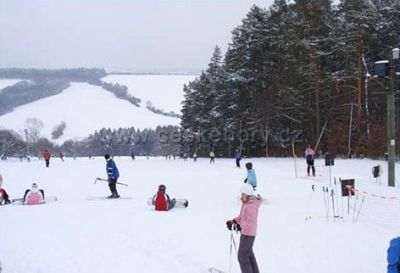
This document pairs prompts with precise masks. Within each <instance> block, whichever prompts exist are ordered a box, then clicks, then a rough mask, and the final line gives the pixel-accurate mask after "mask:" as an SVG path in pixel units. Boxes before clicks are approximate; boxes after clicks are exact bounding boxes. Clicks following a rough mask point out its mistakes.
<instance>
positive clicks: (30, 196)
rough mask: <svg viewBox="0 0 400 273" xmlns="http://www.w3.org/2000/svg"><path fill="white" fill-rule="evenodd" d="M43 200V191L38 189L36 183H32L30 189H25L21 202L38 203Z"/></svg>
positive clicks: (27, 203) (26, 203) (41, 202)
mask: <svg viewBox="0 0 400 273" xmlns="http://www.w3.org/2000/svg"><path fill="white" fill-rule="evenodd" d="M44 202H45V199H44V191H43V190H42V189H39V187H38V185H37V184H36V183H33V184H32V187H31V189H27V190H26V191H25V194H24V197H23V198H22V203H23V204H24V205H39V204H43V203H44Z"/></svg>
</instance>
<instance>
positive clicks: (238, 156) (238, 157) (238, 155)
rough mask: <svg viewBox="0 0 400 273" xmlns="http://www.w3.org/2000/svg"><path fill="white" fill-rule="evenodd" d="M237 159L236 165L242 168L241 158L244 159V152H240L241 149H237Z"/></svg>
mask: <svg viewBox="0 0 400 273" xmlns="http://www.w3.org/2000/svg"><path fill="white" fill-rule="evenodd" d="M235 159H236V167H238V168H240V160H242V154H241V153H240V152H239V150H236V154H235Z"/></svg>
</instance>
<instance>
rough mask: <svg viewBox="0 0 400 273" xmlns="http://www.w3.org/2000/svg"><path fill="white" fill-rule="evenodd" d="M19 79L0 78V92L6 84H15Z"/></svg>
mask: <svg viewBox="0 0 400 273" xmlns="http://www.w3.org/2000/svg"><path fill="white" fill-rule="evenodd" d="M19 81H21V80H16V79H0V93H1V90H3V89H4V88H6V87H7V86H11V85H14V84H16V83H17V82H19Z"/></svg>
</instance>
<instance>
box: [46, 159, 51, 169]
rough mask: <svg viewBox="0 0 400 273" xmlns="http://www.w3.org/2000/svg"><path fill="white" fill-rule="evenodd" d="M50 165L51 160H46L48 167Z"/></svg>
mask: <svg viewBox="0 0 400 273" xmlns="http://www.w3.org/2000/svg"><path fill="white" fill-rule="evenodd" d="M49 165H50V160H46V167H47V168H48V167H49Z"/></svg>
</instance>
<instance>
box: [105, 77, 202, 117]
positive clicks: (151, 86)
mask: <svg viewBox="0 0 400 273" xmlns="http://www.w3.org/2000/svg"><path fill="white" fill-rule="evenodd" d="M195 77H196V76H190V75H109V76H107V77H104V78H102V81H104V82H109V83H119V84H123V85H125V86H127V87H128V93H129V94H131V95H133V96H135V97H137V98H140V99H141V100H142V104H141V106H142V107H146V103H147V101H150V102H151V103H152V104H153V106H154V107H156V108H160V109H163V110H164V111H166V112H169V111H174V112H175V113H179V114H180V111H181V108H182V105H181V102H182V101H183V85H184V84H187V83H189V81H192V80H194V79H195Z"/></svg>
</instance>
